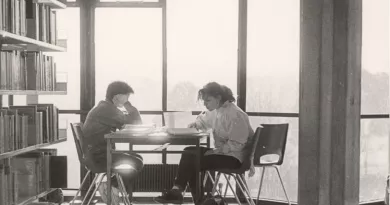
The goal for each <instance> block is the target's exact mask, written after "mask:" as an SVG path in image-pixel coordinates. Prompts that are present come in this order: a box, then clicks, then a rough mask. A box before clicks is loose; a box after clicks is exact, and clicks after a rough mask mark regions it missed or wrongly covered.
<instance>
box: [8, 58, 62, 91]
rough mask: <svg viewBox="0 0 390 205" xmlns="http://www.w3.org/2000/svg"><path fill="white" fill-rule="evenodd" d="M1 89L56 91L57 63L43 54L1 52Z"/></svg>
mask: <svg viewBox="0 0 390 205" xmlns="http://www.w3.org/2000/svg"><path fill="white" fill-rule="evenodd" d="M0 71H1V72H0V89H2V90H38V91H55V90H56V63H55V62H54V58H53V57H52V56H46V55H44V54H43V53H42V52H24V51H3V52H0Z"/></svg>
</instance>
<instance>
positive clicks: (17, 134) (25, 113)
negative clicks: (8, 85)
mask: <svg viewBox="0 0 390 205" xmlns="http://www.w3.org/2000/svg"><path fill="white" fill-rule="evenodd" d="M57 140H59V134H58V108H57V107H56V106H54V105H53V104H34V105H25V106H10V107H9V108H1V109H0V154H1V153H6V152H10V151H14V150H18V149H22V148H25V147H28V146H33V145H38V144H42V143H49V142H54V141H57Z"/></svg>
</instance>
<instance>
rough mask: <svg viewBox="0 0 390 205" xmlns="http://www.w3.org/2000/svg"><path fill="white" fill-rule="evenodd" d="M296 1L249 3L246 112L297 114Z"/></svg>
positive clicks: (258, 1)
mask: <svg viewBox="0 0 390 205" xmlns="http://www.w3.org/2000/svg"><path fill="white" fill-rule="evenodd" d="M299 5H300V3H299V0H288V1H275V0H249V1H248V51H247V55H248V56H247V70H248V71H247V101H246V102H247V105H246V108H247V111H249V112H293V113H298V107H299V106H298V97H299V82H298V80H299V15H300V12H299Z"/></svg>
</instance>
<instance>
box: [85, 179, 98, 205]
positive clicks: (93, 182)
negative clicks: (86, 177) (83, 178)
mask: <svg viewBox="0 0 390 205" xmlns="http://www.w3.org/2000/svg"><path fill="white" fill-rule="evenodd" d="M98 178H99V174H95V177H94V178H93V180H92V183H91V185H89V188H88V191H87V193H86V194H85V197H84V199H83V201H82V202H81V204H84V202H85V201H86V200H87V198H88V196H89V192H90V191H91V190H92V187H93V185H94V184H95V182H96V180H97V179H98ZM93 197H94V194H92V195H91V196H90V199H89V201H91V200H92V198H93Z"/></svg>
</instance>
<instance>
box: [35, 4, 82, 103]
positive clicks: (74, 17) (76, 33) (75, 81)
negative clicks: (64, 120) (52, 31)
mask: <svg viewBox="0 0 390 205" xmlns="http://www.w3.org/2000/svg"><path fill="white" fill-rule="evenodd" d="M57 31H58V39H67V49H66V52H53V53H50V55H52V56H54V61H55V62H56V64H57V74H61V73H62V74H64V73H65V74H66V75H67V80H68V83H67V86H68V87H67V90H68V92H67V95H53V96H50V95H41V96H39V103H54V104H55V105H56V106H57V107H58V108H59V109H68V110H78V109H80V9H79V8H67V9H63V10H57Z"/></svg>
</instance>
